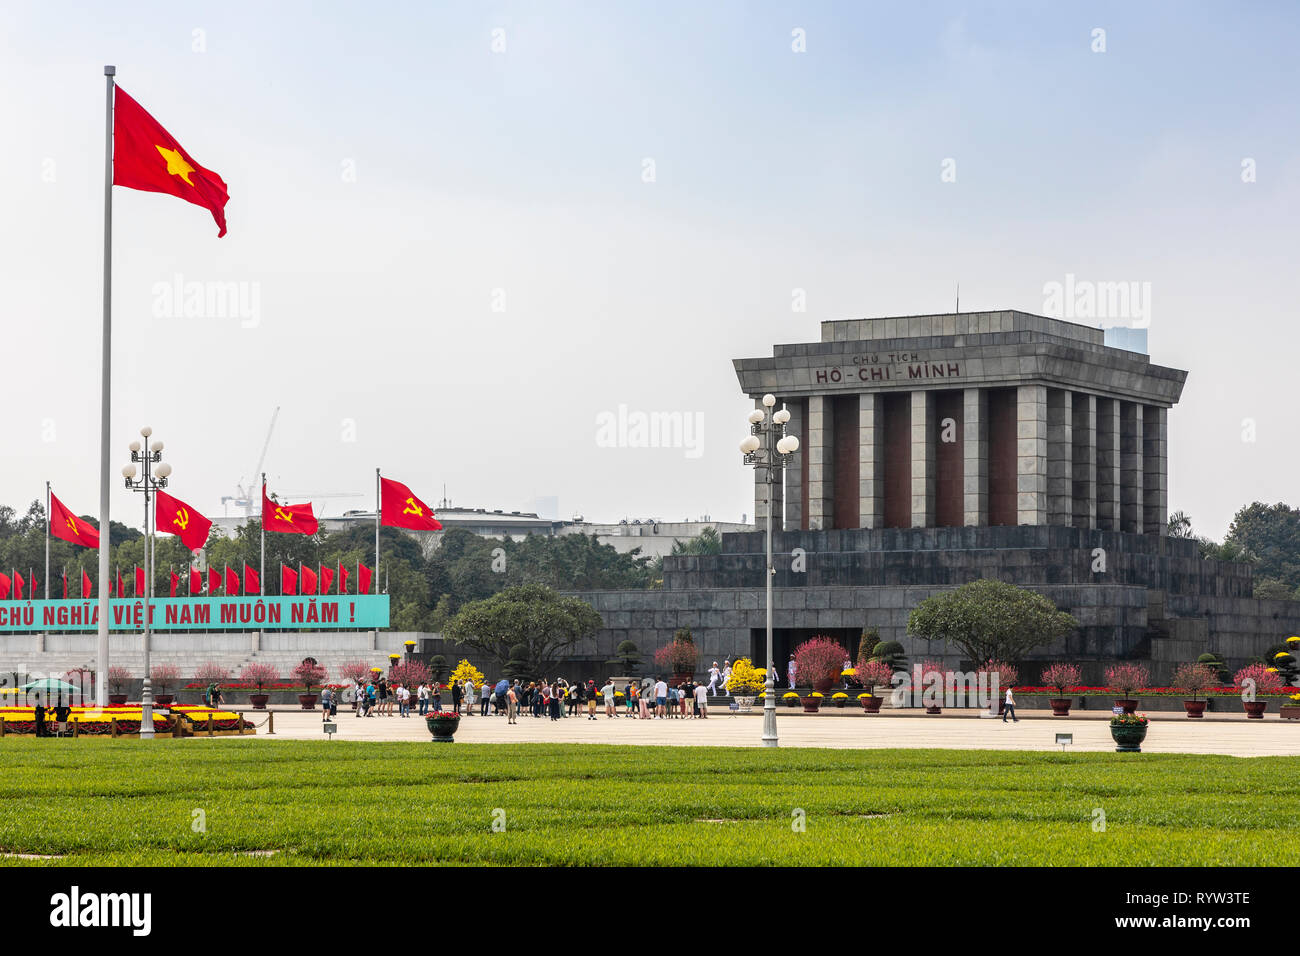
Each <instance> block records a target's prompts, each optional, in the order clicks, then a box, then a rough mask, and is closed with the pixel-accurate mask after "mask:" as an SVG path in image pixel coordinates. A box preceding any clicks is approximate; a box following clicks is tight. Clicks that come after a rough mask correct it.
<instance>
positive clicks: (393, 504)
mask: <svg viewBox="0 0 1300 956" xmlns="http://www.w3.org/2000/svg"><path fill="white" fill-rule="evenodd" d="M379 489H380V495H379V523H380V524H386V525H388V526H389V527H390V528H409V529H410V530H412V531H441V530H442V524H441V523H440V522H439V521H438V519H437V518H435V517H434V516H433V509H432V508H430V507H429V506H428V505H426V504H425V503H424V502H423V501H421V500H420V499H419V498H417V497H415V495H414V494H412V493H411V489H410V488H408V487H406V485H404V484H402V483H401V482H400V481H393V480H392V479H391V478H381V479H379Z"/></svg>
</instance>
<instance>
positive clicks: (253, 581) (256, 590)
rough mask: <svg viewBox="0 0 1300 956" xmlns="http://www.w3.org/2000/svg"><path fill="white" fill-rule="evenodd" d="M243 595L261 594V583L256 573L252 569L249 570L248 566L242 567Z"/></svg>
mask: <svg viewBox="0 0 1300 956" xmlns="http://www.w3.org/2000/svg"><path fill="white" fill-rule="evenodd" d="M244 593H245V594H261V593H262V581H261V579H260V578H259V577H258V574H257V572H256V571H254V570H253V569H252V568H250V567H249V566H248V565H244Z"/></svg>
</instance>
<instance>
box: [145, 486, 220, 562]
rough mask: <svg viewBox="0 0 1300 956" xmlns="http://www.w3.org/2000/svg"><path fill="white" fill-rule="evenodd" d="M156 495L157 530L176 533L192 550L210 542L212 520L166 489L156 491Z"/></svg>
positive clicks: (154, 514) (154, 512) (155, 519)
mask: <svg viewBox="0 0 1300 956" xmlns="http://www.w3.org/2000/svg"><path fill="white" fill-rule="evenodd" d="M155 495H156V499H155V503H154V509H153V520H154V525H153V526H154V527H155V528H156V529H157V530H159V531H164V532H166V533H167V534H174V535H176V536H177V537H178V538H180V539H181V543H182V544H183V545H185V547H187V548H189V549H190V550H191V551H197V550H199V548H201V547H203V546H204V545H205V544H207V543H208V532H209V531H211V530H212V522H211V520H209V519H208V518H205V517H204V516H203V515H201V514H199V513H198V512H197V511H195V510H194V509H193V508H191V507H190V506H189V505H187V504H186V503H185V502H183V501H181V500H180V499H179V498H173V497H172V496H171V495H169V494H167V492H165V491H158V492H155Z"/></svg>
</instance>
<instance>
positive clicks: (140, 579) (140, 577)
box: [135, 567, 145, 597]
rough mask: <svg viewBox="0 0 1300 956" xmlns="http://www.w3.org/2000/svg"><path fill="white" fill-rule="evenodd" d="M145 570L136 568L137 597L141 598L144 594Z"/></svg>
mask: <svg viewBox="0 0 1300 956" xmlns="http://www.w3.org/2000/svg"><path fill="white" fill-rule="evenodd" d="M144 590H145V586H144V568H141V567H136V569H135V596H136V597H140V595H142V594H144Z"/></svg>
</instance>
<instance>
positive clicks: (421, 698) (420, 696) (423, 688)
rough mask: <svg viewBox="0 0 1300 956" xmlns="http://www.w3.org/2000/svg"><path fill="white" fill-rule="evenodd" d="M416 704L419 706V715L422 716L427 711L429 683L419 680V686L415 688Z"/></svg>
mask: <svg viewBox="0 0 1300 956" xmlns="http://www.w3.org/2000/svg"><path fill="white" fill-rule="evenodd" d="M415 700H416V705H417V706H418V707H419V708H420V716H421V717H423V716H424V715H425V714H427V713H428V712H429V685H428V684H426V683H425V682H424V681H420V686H419V687H417V688H415Z"/></svg>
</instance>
